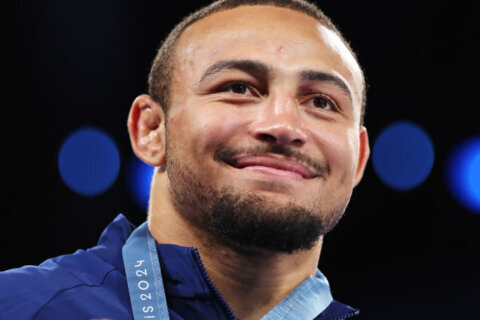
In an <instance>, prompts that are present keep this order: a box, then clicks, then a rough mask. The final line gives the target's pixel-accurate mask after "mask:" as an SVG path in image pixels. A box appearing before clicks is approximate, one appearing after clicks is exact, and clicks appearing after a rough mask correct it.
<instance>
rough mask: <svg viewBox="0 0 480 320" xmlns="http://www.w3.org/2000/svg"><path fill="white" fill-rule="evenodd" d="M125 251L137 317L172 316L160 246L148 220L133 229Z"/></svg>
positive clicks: (138, 319) (164, 317) (129, 285)
mask: <svg viewBox="0 0 480 320" xmlns="http://www.w3.org/2000/svg"><path fill="white" fill-rule="evenodd" d="M122 253H123V263H124V265H125V273H126V276H127V283H128V291H129V293H130V302H131V304H132V311H133V317H134V319H135V320H140V319H144V320H145V319H156V320H160V319H161V320H167V319H169V316H168V307H167V299H166V297H165V289H164V288H163V280H162V272H161V270H160V262H159V261H158V254H157V246H156V243H155V239H153V237H152V235H151V234H150V231H149V230H148V223H147V222H144V223H143V224H142V225H141V226H140V227H138V228H137V229H135V230H134V231H133V233H132V234H131V235H130V237H129V238H128V240H127V242H126V243H125V245H124V246H123V248H122Z"/></svg>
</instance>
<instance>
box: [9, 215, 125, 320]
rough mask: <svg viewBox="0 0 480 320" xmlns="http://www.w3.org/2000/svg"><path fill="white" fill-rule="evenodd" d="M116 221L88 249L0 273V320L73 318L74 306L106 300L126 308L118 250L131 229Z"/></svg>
mask: <svg viewBox="0 0 480 320" xmlns="http://www.w3.org/2000/svg"><path fill="white" fill-rule="evenodd" d="M122 217H123V216H122ZM118 218H119V217H117V219H115V220H114V222H112V223H111V224H110V225H109V226H108V227H107V229H105V231H104V232H103V234H102V237H101V238H100V241H99V242H98V245H97V246H95V247H93V248H91V249H88V250H78V251H76V252H75V253H73V254H69V255H63V256H59V257H56V258H52V259H48V260H46V261H45V262H43V263H42V264H40V265H38V266H24V267H21V268H17V269H11V270H7V271H4V272H0V310H1V311H0V319H4V320H7V319H33V318H36V319H47V318H49V319H60V318H62V317H64V318H65V317H67V318H72V315H77V316H78V315H79V314H78V313H74V312H76V311H75V309H76V308H77V307H78V309H82V308H84V309H86V310H89V309H95V303H96V301H103V300H106V299H115V300H119V299H120V300H125V299H126V302H127V304H129V303H128V289H127V285H126V280H125V272H124V270H123V264H122V263H121V259H122V257H121V248H122V246H123V243H124V242H125V240H126V238H127V237H128V234H129V233H130V232H131V229H133V227H134V226H133V225H131V226H130V225H129V222H128V220H126V219H125V218H124V217H123V219H122V218H120V219H118ZM118 220H120V221H118ZM122 220H123V221H122ZM126 222H128V223H126ZM86 301H88V304H89V305H88V306H86V305H84V304H85V303H86ZM97 303H98V302H97ZM63 309H65V312H67V313H65V314H62V315H61V312H62V310H63ZM49 310H51V312H52V313H50V312H49ZM127 311H128V310H127ZM79 312H80V311H79ZM47 313H48V314H51V315H55V317H51V316H47ZM42 314H45V316H43V317H42V316H41V315H42ZM77 316H75V317H74V318H78V317H77ZM102 317H103V316H102ZM96 318H101V317H96Z"/></svg>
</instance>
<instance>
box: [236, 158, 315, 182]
mask: <svg viewBox="0 0 480 320" xmlns="http://www.w3.org/2000/svg"><path fill="white" fill-rule="evenodd" d="M231 165H232V166H233V167H235V168H237V169H245V170H249V171H256V172H261V173H264V174H268V175H274V176H280V177H291V178H303V179H311V178H314V177H316V174H315V173H314V172H313V170H312V169H311V168H309V167H308V166H307V165H305V164H303V163H300V162H297V161H294V160H290V159H288V158H285V157H283V156H277V155H254V156H243V157H239V158H238V159H235V160H234V161H233V163H231Z"/></svg>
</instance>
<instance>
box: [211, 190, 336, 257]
mask: <svg viewBox="0 0 480 320" xmlns="http://www.w3.org/2000/svg"><path fill="white" fill-rule="evenodd" d="M268 202H271V201H268V200H265V199H263V198H262V197H259V196H256V195H254V194H247V195H234V194H232V193H231V192H229V191H227V190H224V191H223V192H222V193H221V196H220V197H215V199H214V200H213V205H212V209H211V213H210V221H209V227H210V229H211V230H212V231H213V232H214V233H215V234H216V235H218V236H219V237H220V238H221V239H222V240H223V241H224V243H226V244H227V245H229V246H231V247H233V248H234V249H236V250H237V251H241V252H243V253H251V254H256V253H261V252H262V251H268V252H272V253H293V252H295V251H298V250H308V249H312V248H313V247H314V246H315V244H316V243H317V241H318V239H319V237H320V236H321V235H324V234H326V233H327V232H329V231H330V230H331V229H332V228H333V227H334V226H335V224H336V223H337V222H338V220H339V219H340V217H341V216H342V214H343V210H338V211H335V212H331V213H329V214H327V215H325V214H320V215H319V214H318V213H314V212H311V211H309V210H307V209H305V208H303V207H299V206H297V205H295V204H293V203H289V204H287V205H282V206H280V205H278V204H272V203H268Z"/></svg>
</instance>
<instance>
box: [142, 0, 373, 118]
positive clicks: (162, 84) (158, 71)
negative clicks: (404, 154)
mask: <svg viewBox="0 0 480 320" xmlns="http://www.w3.org/2000/svg"><path fill="white" fill-rule="evenodd" d="M246 5H271V6H275V7H281V8H289V9H292V10H296V11H299V12H302V13H305V14H307V15H309V16H311V17H313V18H315V19H317V20H318V21H319V22H320V23H321V24H323V25H324V26H325V27H327V28H328V29H330V30H332V31H333V32H335V33H336V34H337V35H338V36H339V37H340V39H342V41H343V42H344V43H345V45H346V47H347V48H348V49H349V50H350V52H351V53H352V55H353V56H354V58H355V60H357V61H358V59H357V56H356V54H355V52H354V51H353V50H352V48H351V47H350V44H349V43H348V42H347V41H346V40H345V38H344V37H343V36H342V34H341V32H340V31H339V30H338V28H337V27H336V26H335V25H334V24H333V22H332V21H331V20H330V18H329V17H327V16H326V15H325V14H324V13H323V12H322V11H321V10H320V9H319V8H318V7H317V6H316V5H314V4H313V3H310V2H308V1H306V0H217V1H214V2H213V3H211V4H210V5H208V6H206V7H203V8H201V9H199V10H197V11H195V12H193V13H192V14H190V15H188V16H186V17H185V18H183V19H182V21H180V23H178V24H177V25H176V26H175V27H174V28H173V30H172V31H171V32H170V34H169V35H168V36H167V37H166V38H165V40H164V41H163V42H162V43H161V46H160V48H159V49H158V52H157V55H156V56H155V59H154V60H153V63H152V67H151V69H150V74H149V77H148V93H149V95H150V96H151V97H152V98H153V99H154V100H155V101H156V102H158V103H159V104H160V105H161V106H162V108H163V110H164V111H165V112H167V111H168V108H169V105H170V102H171V101H170V92H171V84H172V75H173V69H174V65H175V47H176V44H177V42H178V39H179V38H180V36H181V35H182V33H183V31H184V30H185V29H186V28H187V27H188V26H190V25H191V24H193V23H195V22H196V21H198V20H200V19H202V18H205V17H207V16H209V15H211V14H213V13H216V12H219V11H224V10H228V9H233V8H236V7H239V6H246ZM363 81H364V83H363V92H362V104H361V105H362V108H361V115H360V124H363V118H364V114H365V106H366V84H365V79H364V80H363Z"/></svg>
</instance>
